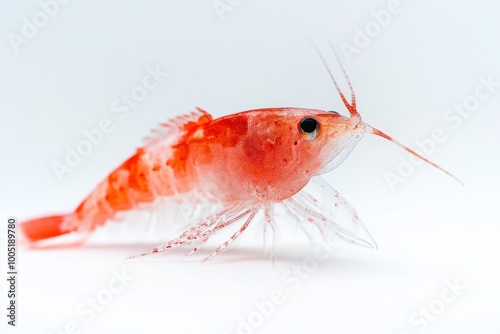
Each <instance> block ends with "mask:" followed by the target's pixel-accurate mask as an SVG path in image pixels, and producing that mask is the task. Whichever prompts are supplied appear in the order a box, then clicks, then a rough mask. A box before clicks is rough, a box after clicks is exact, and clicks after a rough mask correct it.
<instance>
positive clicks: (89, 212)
mask: <svg viewBox="0 0 500 334" xmlns="http://www.w3.org/2000/svg"><path fill="white" fill-rule="evenodd" d="M344 74H345V72H344ZM330 75H331V74H330ZM332 79H333V76H332ZM346 79H347V80H348V83H349V88H350V90H351V101H350V102H348V101H347V99H346V98H345V96H344V95H343V94H342V92H340V89H339V88H338V86H337V83H336V81H335V79H333V81H334V84H335V86H336V87H337V90H338V92H339V94H340V96H341V99H342V101H343V102H344V104H345V105H346V107H347V109H348V111H349V113H350V116H349V117H345V116H341V115H340V114H338V113H335V112H328V111H323V110H316V109H302V108H269V109H257V110H249V111H245V112H240V113H236V114H233V115H229V116H225V117H222V118H219V119H215V120H214V119H212V117H211V116H210V115H209V114H208V113H207V112H205V111H203V110H201V109H198V111H197V112H195V113H191V114H189V115H185V116H180V117H177V118H176V119H174V120H172V122H171V123H166V124H162V130H161V131H160V132H161V133H160V134H159V135H157V136H156V137H155V138H152V139H151V140H150V142H149V143H148V144H147V145H145V146H144V147H142V148H140V149H138V150H137V152H136V153H135V154H134V155H133V156H132V157H130V158H129V159H128V160H127V161H125V162H124V163H123V164H122V165H120V166H119V167H118V168H116V169H115V170H114V171H113V172H111V173H110V174H109V176H108V177H107V178H105V179H104V181H102V182H101V183H100V184H99V185H98V186H97V187H96V189H95V190H94V191H93V192H92V193H91V194H90V195H89V196H88V197H87V198H86V199H85V200H84V201H83V202H82V203H81V204H80V205H79V206H78V207H77V208H76V209H75V211H74V212H72V213H69V214H67V215H62V216H52V217H46V218H41V219H35V220H31V221H28V222H25V223H24V224H22V229H23V231H24V233H25V234H26V236H27V237H28V238H29V239H30V240H32V241H37V240H41V239H45V238H51V237H55V236H57V235H60V234H64V233H68V232H72V231H92V230H94V229H95V228H96V227H97V226H100V225H103V224H105V223H106V222H107V221H108V220H110V219H113V218H114V217H115V216H116V214H117V213H118V212H120V211H130V210H132V209H134V208H137V207H138V206H140V205H142V204H147V203H151V202H153V201H155V200H156V199H159V198H165V197H171V196H174V195H178V196H182V195H183V194H186V193H189V192H195V193H196V194H197V195H198V196H202V197H203V198H204V199H205V200H206V201H208V202H210V203H212V204H213V205H214V206H217V205H219V206H221V207H223V210H222V211H220V212H218V213H216V214H213V215H211V216H210V217H207V218H206V219H205V220H202V221H201V222H199V223H198V224H197V225H195V226H193V227H191V228H190V229H188V230H187V231H185V232H184V233H183V234H181V235H180V236H179V237H178V238H176V239H174V240H171V241H169V242H168V243H167V244H166V245H164V246H162V247H160V248H155V249H153V250H152V251H151V252H150V253H153V252H159V251H163V250H166V249H170V248H173V247H178V246H181V245H184V244H187V243H191V242H198V243H201V242H203V241H205V240H206V239H207V238H208V237H209V236H210V235H211V234H212V233H214V232H215V231H218V230H220V229H222V228H224V227H225V226H227V225H229V224H232V223H234V222H237V221H239V220H241V219H243V218H244V217H247V219H246V221H245V223H244V224H243V225H242V226H241V227H240V229H239V230H238V231H237V232H236V233H235V234H234V235H233V236H232V237H231V238H230V239H229V240H228V241H226V243H224V244H223V245H222V246H220V247H219V248H218V249H217V250H216V251H215V252H214V253H213V254H212V255H211V256H210V257H212V256H214V255H216V254H218V253H219V252H221V251H222V250H224V249H225V248H226V247H227V246H228V245H229V244H230V243H231V242H232V241H233V240H235V239H236V238H237V237H238V236H239V235H240V234H241V233H242V232H243V231H244V230H245V229H246V227H247V226H248V224H249V223H250V222H251V221H252V219H253V218H254V216H255V215H256V214H257V212H258V211H259V210H261V209H262V210H264V213H265V219H266V223H267V224H269V225H271V227H272V228H273V230H274V229H275V226H274V221H273V219H272V208H273V206H274V205H280V204H283V205H285V206H286V208H287V210H288V212H289V213H290V214H292V215H293V216H294V217H296V218H297V219H303V221H307V222H309V223H312V224H313V225H314V226H316V227H318V229H320V230H321V231H322V232H324V231H326V230H328V229H332V230H333V231H335V233H336V234H338V235H340V236H341V237H342V238H343V239H345V240H348V241H349V242H353V243H359V244H361V245H364V246H370V247H375V246H374V245H375V243H374V242H370V241H367V240H364V239H362V238H361V237H359V236H357V235H356V234H355V233H354V232H352V231H349V230H348V229H346V228H345V227H343V226H342V225H339V224H337V222H336V221H335V219H336V218H335V215H334V214H332V212H334V211H328V210H329V209H328V207H329V206H332V207H333V208H335V210H340V208H343V209H344V210H345V211H346V212H347V216H348V217H350V219H351V223H352V224H353V226H354V227H359V226H362V223H361V222H360V221H359V218H358V216H357V214H356V213H355V211H354V209H352V207H351V206H350V205H349V204H348V203H347V201H345V200H344V199H342V198H341V197H340V195H339V194H338V193H337V192H335V190H334V189H333V188H329V186H327V185H324V184H320V188H321V189H322V193H323V195H324V196H323V197H325V198H329V199H330V200H331V203H327V204H326V205H324V204H322V203H321V202H319V201H318V199H317V198H315V197H314V196H312V195H310V194H308V193H306V192H301V190H302V189H303V188H304V187H305V186H306V184H307V183H308V182H310V181H311V179H312V178H313V177H314V176H319V175H321V174H324V173H327V172H329V171H331V170H332V169H334V168H336V167H337V166H339V165H340V164H341V163H342V162H343V161H344V160H345V159H346V158H347V156H348V155H349V154H350V152H351V151H352V150H353V148H354V147H355V145H356V144H357V143H358V142H359V140H360V139H361V138H362V136H363V134H364V133H372V134H376V135H379V136H381V137H383V138H385V139H388V140H390V141H392V142H394V143H396V144H397V145H399V146H401V147H403V148H404V149H405V150H407V151H408V152H410V153H412V154H414V155H416V156H418V157H419V158H421V159H423V160H424V161H426V162H428V163H430V164H432V165H433V166H435V167H438V166H436V165H435V164H433V163H431V162H429V161H428V160H426V159H425V158H423V157H421V156H420V155H418V154H417V153H415V152H414V151H412V150H410V149H408V148H406V147H404V146H403V145H401V144H399V143H398V142H396V141H395V140H394V139H392V138H391V137H389V136H387V135H386V134H384V133H382V132H381V131H379V130H377V129H375V128H373V127H371V126H369V125H367V124H366V123H364V122H362V121H361V116H360V115H359V113H358V112H357V107H356V99H355V96H354V91H353V90H352V87H351V85H350V82H349V79H348V78H347V76H346ZM304 120H306V121H310V122H313V123H314V124H316V128H315V130H314V131H309V130H305V129H304V128H302V125H301V124H302V123H301V122H302V121H304ZM438 168H440V167H438ZM295 195H297V198H295V197H296V196H295ZM305 203H308V204H309V205H310V206H312V207H315V208H316V209H317V210H320V212H315V211H314V210H312V209H310V208H309V207H308V206H307V205H306V204H305ZM325 208H327V209H325ZM321 210H326V211H325V212H321ZM332 215H333V216H332ZM362 227H363V226H362ZM363 228H364V227H363ZM370 238H371V237H370ZM372 241H373V240H372ZM197 249H198V246H196V247H195V248H194V249H193V252H195V251H196V250H197Z"/></svg>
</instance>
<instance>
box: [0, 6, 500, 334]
mask: <svg viewBox="0 0 500 334" xmlns="http://www.w3.org/2000/svg"><path fill="white" fill-rule="evenodd" d="M221 2H222V3H229V4H231V3H232V5H230V6H231V8H232V10H230V11H226V12H224V13H222V14H221V15H219V14H220V13H218V12H217V10H216V9H215V7H214V4H217V2H215V3H214V2H211V1H203V2H202V1H184V2H182V3H181V2H175V3H174V2H173V1H170V2H165V3H161V2H157V1H142V2H135V1H94V2H86V1H78V0H73V1H72V2H70V3H68V4H65V5H60V8H59V10H58V12H57V13H56V15H55V16H54V17H52V18H50V19H49V22H48V24H46V25H45V26H43V27H40V28H39V31H38V33H37V34H36V36H34V37H32V38H30V39H28V40H27V43H25V44H21V45H19V47H18V50H17V52H15V48H13V46H12V44H11V43H10V42H9V37H8V36H9V34H10V33H15V34H19V35H20V34H21V29H22V27H23V24H24V23H23V18H24V17H26V18H28V19H29V20H30V21H33V15H36V13H38V12H40V11H41V7H40V5H39V4H38V3H37V2H36V1H22V2H18V1H11V0H9V1H3V2H2V5H1V10H0V22H1V23H0V36H2V38H1V42H0V43H1V45H0V47H1V49H2V50H1V53H0V57H1V58H0V71H1V75H0V115H1V118H0V124H1V126H2V131H1V132H0V150H1V151H0V157H1V158H0V159H1V160H0V189H1V190H0V203H1V207H0V210H1V215H0V217H1V219H2V220H4V221H6V219H7V217H8V216H11V215H14V216H17V217H19V218H20V219H25V218H28V217H33V216H37V215H43V214H48V213H54V212H66V211H69V210H72V209H73V208H74V207H75V206H76V205H77V204H78V203H79V201H80V200H81V199H82V198H84V197H85V196H86V195H87V194H88V193H89V192H90V191H91V190H92V189H93V187H94V186H95V185H96V184H97V183H98V182H99V181H100V180H101V179H103V178H104V177H105V176H106V175H107V173H109V172H110V171H111V170H112V169H113V168H114V167H116V166H117V165H119V164H120V163H121V162H122V161H123V160H124V159H126V158H127V157H128V156H129V155H130V154H132V153H133V152H134V150H135V148H136V147H137V146H139V145H141V138H142V137H144V136H146V135H147V134H148V133H149V130H150V129H152V128H155V127H156V124H158V123H159V122H163V121H165V120H167V119H169V118H171V117H174V116H176V115H180V114H183V113H186V112H188V111H191V110H193V109H194V108H195V107H196V106H200V107H203V108H204V109H206V110H208V111H209V112H210V113H212V114H213V115H214V116H215V117H218V116H222V115H226V114H230V113H233V112H237V111H242V110H247V109H254V108H261V107H282V106H295V107H304V108H318V109H325V110H338V111H342V112H343V111H344V109H343V107H342V104H341V102H340V100H339V98H338V97H337V95H336V93H335V91H334V89H333V87H332V84H331V82H330V81H329V78H328V76H327V74H326V72H325V70H324V68H323V66H322V64H321V62H320V61H319V59H318V56H317V54H316V53H315V52H314V49H313V48H312V46H311V43H310V41H309V40H310V39H312V40H314V41H315V42H316V43H317V44H318V45H319V46H320V49H321V50H322V53H324V54H325V56H326V57H327V58H328V61H329V62H330V64H331V65H332V67H333V65H334V64H335V62H334V59H333V56H332V54H331V52H330V51H329V48H328V41H330V42H332V43H333V44H334V45H335V46H336V48H337V50H341V49H342V48H341V44H342V43H348V44H351V45H353V46H355V45H356V44H355V40H354V39H355V35H356V31H357V29H361V30H363V29H365V28H366V27H367V24H368V27H369V26H370V24H371V23H370V22H375V21H374V17H373V16H372V14H371V12H372V11H380V10H382V9H386V8H387V6H388V2H387V1H385V0H382V1H379V0H377V1H356V2H355V3H353V2H348V1H310V2H306V1H273V2H272V3H269V2H267V1H262V0H261V1H235V0H233V1H232V2H227V0H226V1H221ZM399 8H400V12H399V13H398V14H397V15H393V16H392V18H391V19H390V22H388V24H387V25H386V26H385V27H382V28H381V29H380V32H378V33H376V34H373V35H374V36H373V37H370V42H369V43H368V45H367V46H362V47H360V48H359V53H358V54H354V55H353V56H352V57H349V59H347V58H346V57H345V54H344V53H342V51H340V56H341V59H342V60H343V62H344V64H345V66H346V69H347V71H348V72H349V74H350V77H351V80H352V81H353V84H354V86H355V89H356V93H357V96H358V108H359V111H360V113H361V115H362V116H363V119H364V120H365V121H366V122H367V123H369V124H371V125H373V126H375V127H377V128H379V129H381V130H382V131H385V132H386V133H388V134H389V135H391V136H393V137H394V138H397V139H398V140H400V141H401V142H403V143H405V144H407V145H409V146H411V147H413V148H417V146H416V144H415V140H422V139H424V138H430V136H431V133H432V132H433V131H434V130H435V129H436V128H441V129H443V131H444V132H445V134H446V138H447V140H445V141H444V142H443V143H440V144H437V146H436V148H435V151H434V152H433V153H432V154H431V155H429V157H430V158H431V159H432V160H433V161H435V162H437V163H438V164H440V165H442V166H443V167H444V168H446V169H448V170H450V171H451V172H452V173H453V174H454V175H456V176H457V177H458V178H460V179H461V180H462V181H463V182H464V184H465V186H460V185H459V184H458V183H457V182H455V181H454V180H453V179H451V178H450V177H448V176H446V175H445V174H443V173H441V172H439V171H437V170H436V169H433V168H431V167H429V166H423V165H422V166H419V167H416V168H415V170H414V172H413V173H411V175H410V176H409V177H407V178H405V181H404V182H403V183H399V184H397V185H396V187H395V189H391V188H390V187H389V185H388V183H387V181H386V179H385V176H384V175H385V174H386V172H388V171H389V172H394V173H396V172H397V169H398V164H399V163H400V160H398V159H399V158H400V157H402V158H404V159H407V155H406V154H404V152H403V151H401V150H400V149H399V148H397V147H396V146H394V145H393V144H391V143H389V142H387V141H384V140H382V139H380V138H378V137H374V136H366V137H365V138H364V139H363V141H362V142H361V143H360V144H359V145H358V147H357V148H356V149H355V151H354V152H353V153H352V155H351V156H350V157H349V158H348V160H347V161H346V162H345V163H344V164H343V165H341V166H340V167H339V168H338V169H336V170H334V171H333V172H331V173H329V174H328V175H327V176H326V178H327V180H328V181H329V182H330V183H331V184H332V185H333V186H334V187H335V188H336V189H337V190H338V191H339V192H340V193H341V194H342V195H343V196H344V197H345V198H347V199H348V200H349V201H350V202H351V204H352V205H353V206H354V207H355V208H356V209H357V210H358V212H359V213H360V215H361V217H362V218H363V220H364V222H365V224H366V225H367V227H368V229H369V230H370V231H371V233H372V234H373V235H374V237H375V238H376V240H377V242H378V244H379V247H380V249H379V250H378V251H370V250H364V249H357V248H354V247H349V246H346V247H342V248H340V249H337V250H336V251H335V253H334V254H333V255H332V256H331V257H330V258H329V259H328V260H326V261H323V262H321V263H320V264H319V265H318V267H317V268H316V269H313V270H312V272H311V273H310V274H308V276H307V277H305V276H302V278H300V279H297V277H298V276H294V275H295V274H291V275H292V276H293V277H295V280H294V281H293V282H294V283H291V282H290V281H288V280H287V279H286V278H284V277H289V278H290V277H291V276H289V275H290V272H289V271H290V270H291V269H292V268H293V267H294V266H299V267H300V266H302V264H303V260H304V259H306V258H307V257H310V256H311V255H312V251H311V249H310V247H309V246H308V245H307V243H306V241H305V239H304V238H303V237H301V236H300V235H299V234H298V233H297V232H295V231H294V230H293V229H287V228H286V227H285V226H284V225H286V221H285V222H281V224H280V225H281V227H282V232H281V234H280V243H279V244H278V245H277V246H278V247H279V248H278V258H277V261H276V264H275V266H273V265H272V263H271V261H270V260H269V258H267V257H265V256H264V255H263V252H262V242H261V237H260V234H259V232H258V231H253V232H251V231H250V232H249V233H247V234H246V235H245V236H244V237H242V238H241V240H239V242H237V243H236V244H235V245H234V246H233V247H232V248H231V249H230V250H229V251H227V252H226V253H224V254H223V255H221V256H220V257H219V258H217V259H216V260H214V261H213V262H211V263H208V264H205V265H201V264H200V263H199V262H198V260H195V261H192V262H185V263H179V262H173V261H170V257H169V255H168V254H165V255H164V256H160V257H156V258H152V259H151V260H147V261H142V262H138V263H129V264H126V265H125V266H124V265H123V259H124V257H125V256H128V255H133V254H136V253H138V252H141V251H143V250H145V249H148V248H149V247H150V246H151V244H150V243H148V242H147V240H144V241H142V243H141V244H138V245H130V244H114V245H109V246H105V245H104V246H103V245H93V246H92V245H87V246H81V247H72V248H67V247H62V248H58V247H56V248H49V249H45V250H32V249H29V248H27V247H25V246H21V247H20V248H19V272H20V276H19V286H18V289H19V299H18V303H19V309H18V326H17V327H16V328H14V329H13V328H10V326H7V325H6V317H5V316H4V313H5V312H6V311H2V312H1V316H0V319H2V320H1V323H0V328H1V332H2V333H61V332H64V330H65V326H66V325H67V324H68V323H71V322H72V321H74V322H76V323H77V324H78V325H79V330H80V332H82V333H140V332H141V333H146V332H155V331H159V332H172V333H236V332H237V326H238V324H239V321H240V320H239V319H240V318H241V319H248V317H249V316H250V317H251V316H252V315H254V316H255V312H256V307H255V304H254V302H260V301H262V300H264V299H269V298H270V295H271V293H272V291H275V290H276V289H279V290H281V291H283V293H284V297H283V298H284V301H283V302H282V303H281V304H279V305H275V306H274V309H273V311H272V312H271V314H270V315H269V316H268V317H265V318H264V320H263V321H262V324H259V325H260V326H259V327H258V328H251V329H250V331H248V330H247V332H252V331H253V332H255V333H340V334H351V333H372V334H373V333H384V334H387V333H394V334H400V333H412V334H413V333H420V332H425V333H471V332H481V333H499V332H500V324H499V323H498V314H499V312H500V287H499V283H498V282H500V270H499V265H498V263H500V262H499V259H498V257H499V256H498V255H499V254H500V243H499V242H498V240H499V236H500V228H499V222H500V220H499V218H500V214H499V205H498V202H499V199H500V198H499V197H500V196H499V192H498V186H499V185H500V177H499V176H498V172H499V167H500V153H499V146H498V143H499V140H500V132H499V131H498V122H499V121H500V116H499V113H498V110H499V106H500V87H498V86H497V87H495V88H494V89H495V91H494V92H493V93H492V94H491V95H490V96H489V97H488V98H487V99H485V100H484V101H482V102H481V103H480V105H479V106H478V107H477V108H476V109H475V110H474V111H472V112H471V113H470V116H469V117H468V118H466V119H465V118H464V119H463V121H462V123H461V124H460V125H459V126H458V127H457V128H456V129H454V128H452V127H451V125H452V123H447V122H445V121H444V120H443V115H445V114H446V113H447V111H448V110H449V109H450V108H452V107H453V105H454V104H462V103H463V102H464V100H465V99H467V98H468V97H471V96H473V94H474V92H475V89H476V87H477V86H478V85H479V84H480V78H481V77H483V78H488V77H490V76H491V77H492V78H493V80H494V81H496V82H498V81H500V62H499V59H500V47H499V45H500V44H499V43H498V34H499V32H500V21H499V20H498V13H499V11H500V7H499V6H498V5H496V4H494V2H493V1H486V0H484V1H473V2H472V1H430V0H419V1H416V0H413V1H411V0H401V2H400V5H399ZM10 36H12V35H10ZM358 42H359V41H358ZM344 45H345V44H344ZM156 66H159V67H160V68H161V69H162V70H164V71H168V72H169V73H170V76H169V77H168V78H167V79H165V80H164V82H163V83H161V85H159V86H158V88H156V89H155V90H154V91H152V92H150V93H149V95H148V96H147V98H146V99H145V100H144V101H143V102H141V103H140V104H139V106H138V107H137V108H136V109H135V110H133V111H131V113H130V115H129V116H128V117H126V118H124V119H120V118H118V115H117V114H115V113H113V112H112V109H111V104H112V102H113V101H114V100H116V99H119V98H120V95H121V94H124V93H126V94H129V93H130V91H131V89H132V88H133V87H135V86H136V85H138V84H141V81H142V79H143V78H144V76H145V75H146V74H147V72H146V68H148V67H153V68H154V67H156ZM333 68H334V69H335V72H336V73H337V74H340V73H339V72H338V68H335V67H333ZM344 87H345V86H344ZM103 118H109V119H111V120H112V121H113V124H114V125H115V128H114V131H113V132H112V133H110V134H108V135H106V136H105V137H104V139H103V142H102V144H100V145H98V146H97V147H94V148H93V152H92V153H91V154H90V155H89V156H87V157H85V158H84V160H83V162H82V163H81V164H80V165H79V166H77V167H76V168H75V169H74V171H73V172H72V173H71V174H66V175H64V177H63V180H62V181H60V180H59V179H58V178H57V176H56V174H55V173H54V171H53V169H52V163H53V162H54V161H59V162H64V159H65V155H66V153H67V151H66V150H67V148H66V147H67V146H68V145H69V146H70V147H73V148H74V147H76V145H77V144H78V143H79V142H80V141H81V140H83V139H85V137H84V136H83V134H82V131H84V130H89V129H91V128H95V127H97V126H98V124H99V122H100V121H101V120H102V119H103ZM137 224H141V221H137ZM2 226H3V225H2ZM5 230H6V228H2V230H1V232H0V233H1V234H0V236H2V240H1V242H2V246H1V249H2V250H1V252H0V254H2V255H1V259H2V260H1V262H2V263H5V262H6V261H5V260H4V259H6V256H5V248H6V247H5V232H6V231H5ZM215 246H217V244H215V243H214V244H211V247H215ZM207 249H208V250H209V249H211V248H210V247H207ZM208 250H207V252H208ZM0 267H1V268H2V272H5V271H6V270H4V269H5V265H4V264H2V265H1V266H0ZM123 268H125V270H126V271H127V273H128V275H129V276H133V279H131V280H130V281H129V282H128V283H127V286H126V287H125V288H124V289H123V291H122V292H120V293H118V294H116V295H113V299H112V300H111V301H110V303H109V304H107V305H106V306H105V307H104V309H103V310H102V311H101V312H98V313H97V315H96V317H95V319H93V320H91V321H89V322H87V321H86V320H87V319H88V318H86V317H83V316H81V315H79V314H78V313H77V312H76V308H77V307H78V306H79V305H81V303H84V302H85V301H86V300H87V298H89V297H93V296H94V297H95V296H97V295H99V294H100V293H102V292H101V291H102V289H105V288H106V287H107V285H108V284H109V282H110V281H111V280H112V277H113V270H117V271H121V270H123ZM1 277H2V279H1V280H0V282H1V284H0V296H1V297H0V301H1V305H6V302H7V298H6V291H7V287H6V285H5V283H6V281H5V280H4V279H3V277H4V274H1ZM447 280H449V281H450V282H453V281H457V282H459V284H460V285H461V286H463V287H464V288H463V290H460V291H459V292H458V293H457V296H456V298H455V299H454V301H453V302H450V303H445V304H443V303H442V302H440V301H439V299H440V298H442V297H441V294H442V291H443V289H447V283H446V282H447ZM297 282H298V283H297ZM449 296H451V294H449ZM430 305H434V307H438V306H439V305H444V309H438V311H439V312H437V313H440V314H438V315H435V316H434V315H432V311H431V316H432V320H429V321H424V323H426V328H425V329H424V330H423V331H422V329H423V325H421V323H422V322H420V325H418V326H417V325H415V324H414V323H412V322H410V320H409V319H410V318H411V317H412V316H413V317H415V312H417V316H418V314H419V312H422V310H425V309H426V308H429V306H430ZM1 309H2V310H4V309H5V308H4V307H3V306H2V307H1ZM418 317H420V316H418ZM256 319H258V315H257V318H256ZM419 319H424V318H421V317H420V318H419ZM420 321H422V320H420ZM240 332H244V331H240Z"/></svg>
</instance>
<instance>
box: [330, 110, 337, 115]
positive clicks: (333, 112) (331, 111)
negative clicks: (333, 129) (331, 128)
mask: <svg viewBox="0 0 500 334" xmlns="http://www.w3.org/2000/svg"><path fill="white" fill-rule="evenodd" d="M328 112H329V113H332V114H336V115H339V113H338V112H336V111H334V110H330V111H328Z"/></svg>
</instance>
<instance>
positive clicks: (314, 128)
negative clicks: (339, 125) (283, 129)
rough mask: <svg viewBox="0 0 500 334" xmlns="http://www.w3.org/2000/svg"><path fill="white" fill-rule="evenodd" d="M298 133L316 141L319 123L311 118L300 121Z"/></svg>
mask: <svg viewBox="0 0 500 334" xmlns="http://www.w3.org/2000/svg"><path fill="white" fill-rule="evenodd" d="M299 126H300V131H301V132H302V134H303V135H304V136H305V137H306V138H307V139H309V140H313V139H316V137H317V136H318V132H319V131H318V130H319V123H318V121H317V120H315V119H314V118H311V117H306V118H304V119H302V120H301V121H300V125H299Z"/></svg>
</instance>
